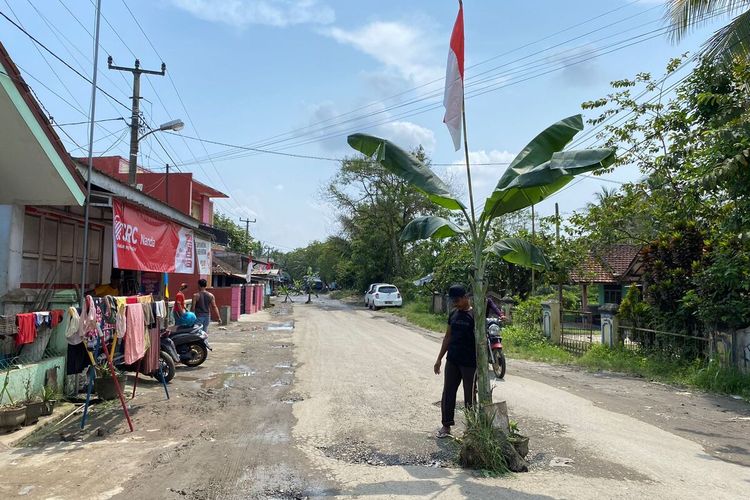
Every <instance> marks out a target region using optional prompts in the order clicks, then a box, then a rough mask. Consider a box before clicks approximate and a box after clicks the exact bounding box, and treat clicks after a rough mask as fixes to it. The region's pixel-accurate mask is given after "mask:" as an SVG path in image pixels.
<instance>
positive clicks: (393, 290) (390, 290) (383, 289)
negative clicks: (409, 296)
mask: <svg viewBox="0 0 750 500" xmlns="http://www.w3.org/2000/svg"><path fill="white" fill-rule="evenodd" d="M378 292H381V293H396V292H398V288H396V287H395V286H392V285H388V286H380V287H378Z"/></svg>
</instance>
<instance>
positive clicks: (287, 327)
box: [266, 321, 294, 332]
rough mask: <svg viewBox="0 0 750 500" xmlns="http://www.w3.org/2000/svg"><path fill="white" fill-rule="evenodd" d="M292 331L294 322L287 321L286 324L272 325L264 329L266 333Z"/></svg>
mask: <svg viewBox="0 0 750 500" xmlns="http://www.w3.org/2000/svg"><path fill="white" fill-rule="evenodd" d="M292 330H294V322H292V321H287V322H286V323H273V324H271V325H268V326H267V327H266V331H268V332H291V331H292Z"/></svg>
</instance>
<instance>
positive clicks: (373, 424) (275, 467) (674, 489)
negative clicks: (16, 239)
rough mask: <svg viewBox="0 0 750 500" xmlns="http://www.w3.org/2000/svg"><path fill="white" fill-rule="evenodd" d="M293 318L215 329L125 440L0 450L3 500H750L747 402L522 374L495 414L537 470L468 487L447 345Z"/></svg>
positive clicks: (103, 408)
mask: <svg viewBox="0 0 750 500" xmlns="http://www.w3.org/2000/svg"><path fill="white" fill-rule="evenodd" d="M302 302H303V299H302V298H297V299H295V303H294V304H293V306H294V307H293V308H292V307H290V305H289V304H286V305H285V304H281V303H279V304H277V306H276V307H274V308H273V309H272V310H271V311H266V312H263V313H260V314H255V315H252V316H243V318H242V320H241V321H240V322H237V323H233V324H231V325H230V326H229V327H228V328H226V329H221V330H220V329H218V328H217V327H216V325H215V324H214V325H212V330H211V333H210V334H209V336H210V340H211V343H212V345H213V347H214V350H213V352H211V353H210V355H209V358H208V360H207V361H206V363H205V364H204V365H203V366H201V367H198V368H195V369H189V368H187V367H179V368H178V371H177V375H176V377H175V379H174V380H173V381H172V383H171V384H170V386H169V390H170V396H171V398H170V399H169V400H168V401H167V400H166V399H165V395H164V391H163V390H162V388H161V385H160V384H158V383H156V382H155V381H154V380H150V379H145V380H142V381H141V382H139V385H138V393H137V395H136V397H135V399H132V400H130V401H129V407H130V409H131V413H132V415H133V422H134V425H135V429H136V430H135V432H133V433H130V432H129V431H128V429H127V426H126V424H125V421H124V419H123V417H122V413H121V410H120V408H119V405H117V404H116V403H104V404H98V405H96V406H95V407H94V409H93V412H92V418H91V420H90V422H89V424H88V425H87V426H86V429H85V430H84V431H81V430H80V429H79V422H80V420H79V418H78V417H77V416H75V417H73V418H71V419H69V420H68V421H67V422H65V423H63V424H62V425H54V426H49V427H46V428H45V429H43V430H42V431H40V432H37V433H36V434H34V435H32V436H31V437H29V438H27V439H26V440H24V441H22V442H20V443H12V441H13V439H12V438H9V437H8V436H2V437H0V471H2V472H0V478H1V480H0V498H3V499H5V498H24V499H29V498H38V499H80V498H86V499H88V498H94V499H108V498H118V499H120V498H121V499H139V500H140V499H195V500H203V499H245V498H307V497H328V496H341V497H355V498H410V497H415V498H416V497H440V498H519V499H530V498H534V499H536V498H576V499H579V498H597V499H598V498H628V499H631V498H680V499H686V498H701V499H705V498H711V499H712V500H717V499H723V498H727V499H729V498H731V499H735V498H748V491H750V405H748V404H746V403H745V402H743V401H736V400H734V399H731V398H728V397H719V396H711V395H706V394H702V393H698V392H695V391H689V390H685V389H682V388H675V387H671V386H667V385H664V384H657V383H652V382H649V381H648V380H644V379H637V378H632V377H624V376H620V375H616V374H601V373H588V372H585V371H581V370H576V369H572V368H568V367H560V366H550V365H545V364H540V363H530V362H523V361H516V360H509V363H508V374H507V376H506V380H505V381H496V382H495V383H494V384H495V388H494V399H495V400H496V401H498V400H505V401H507V403H508V407H509V411H510V414H511V418H513V419H515V420H517V421H518V422H519V427H520V429H521V431H523V432H524V433H525V434H527V435H529V437H530V438H531V442H530V450H531V451H530V455H529V458H530V461H531V470H530V472H529V473H526V474H516V475H513V476H511V477H506V478H496V479H492V478H484V477H481V476H480V475H478V474H476V473H472V472H470V471H464V470H462V469H460V468H459V467H458V466H457V465H456V464H455V462H454V460H455V457H456V449H455V444H454V443H453V441H451V440H438V439H435V438H434V431H435V430H436V429H437V428H438V427H439V424H440V408H439V399H440V393H441V390H442V380H441V378H440V377H437V376H435V375H434V374H433V373H432V364H433V362H434V359H435V356H436V353H437V351H438V347H439V345H438V343H439V340H440V335H436V334H434V333H430V332H426V331H424V330H421V329H418V328H415V327H412V326H410V325H408V324H405V323H404V321H403V320H402V319H400V318H397V317H395V316H393V315H391V314H389V313H388V312H386V311H379V312H371V311H367V310H365V309H364V308H362V307H359V306H352V305H348V304H344V303H342V302H338V301H333V300H328V299H326V298H324V297H320V298H319V299H313V303H312V304H303V303H302ZM127 387H128V390H129V391H130V390H132V377H130V379H129V382H128V385H127ZM459 420H460V419H459ZM460 432H461V429H460V425H459V426H458V428H457V429H456V433H457V434H460ZM3 443H5V444H3Z"/></svg>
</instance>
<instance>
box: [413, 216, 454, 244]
mask: <svg viewBox="0 0 750 500" xmlns="http://www.w3.org/2000/svg"><path fill="white" fill-rule="evenodd" d="M464 232H465V231H464V229H462V228H461V227H459V226H457V225H456V224H454V223H453V222H451V221H449V220H447V219H444V218H442V217H437V216H435V215H427V216H425V217H417V218H416V219H414V220H412V221H411V222H409V223H408V224H407V225H406V227H405V228H404V230H403V231H401V241H418V240H426V239H428V238H433V239H443V238H450V237H451V236H456V235H459V234H463V233H464Z"/></svg>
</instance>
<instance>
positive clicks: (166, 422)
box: [0, 304, 332, 500]
mask: <svg viewBox="0 0 750 500" xmlns="http://www.w3.org/2000/svg"><path fill="white" fill-rule="evenodd" d="M290 306H291V305H290V304H288V305H283V304H282V305H281V306H279V307H276V308H274V309H273V312H272V313H271V314H269V313H268V312H266V313H261V314H258V315H253V316H250V317H249V321H246V322H239V323H233V324H231V325H230V326H229V327H228V328H226V329H219V328H217V327H216V325H212V326H211V331H210V333H209V337H210V342H211V344H212V346H213V348H214V350H213V352H211V353H210V354H209V357H208V360H207V361H206V363H205V364H204V365H202V366H200V367H197V368H194V369H190V368H187V367H178V369H177V375H176V376H175V379H174V380H173V381H172V383H171V384H170V385H169V393H170V399H169V401H167V400H166V399H165V394H164V391H163V388H162V387H161V385H160V384H159V383H157V382H156V381H154V380H151V379H144V380H140V381H139V382H138V393H137V395H136V397H135V399H133V400H130V401H129V402H128V405H129V408H130V412H131V415H132V419H133V424H134V426H135V429H136V430H135V432H133V433H130V432H129V431H128V429H127V426H126V424H125V421H124V418H123V416H122V410H121V408H120V406H119V402H109V403H106V404H102V405H96V406H94V407H93V409H92V413H91V418H90V420H89V423H88V424H87V426H86V430H85V431H84V432H83V433H80V432H78V426H79V424H80V419H71V420H70V421H69V422H68V423H67V424H66V425H64V426H63V427H62V428H58V429H51V430H50V431H48V432H47V433H45V434H40V435H37V436H35V437H34V439H33V441H28V442H27V444H29V445H30V447H28V448H24V449H23V450H13V451H11V452H10V463H11V464H13V465H11V466H8V465H6V466H5V472H8V474H7V475H6V474H4V477H7V478H8V479H7V480H4V481H3V484H0V497H4V498H10V497H14V496H16V495H17V494H18V492H19V491H26V495H25V498H49V497H55V498H81V497H87V498H123V499H131V498H138V499H141V498H143V499H151V498H159V499H162V498H167V499H169V498H185V499H196V500H197V499H214V498H222V499H225V498H227V499H234V498H237V499H240V498H242V499H245V498H267V497H274V498H299V497H306V496H312V495H320V494H325V493H326V492H330V491H332V486H331V484H330V483H328V482H325V481H321V480H319V479H318V478H317V475H316V473H315V472H316V471H315V470H314V469H313V468H311V467H310V465H309V463H308V462H307V459H306V457H305V456H304V454H303V453H302V452H300V451H298V450H297V449H296V448H295V446H294V443H293V441H292V437H291V429H292V427H293V426H294V424H295V418H294V416H293V415H292V405H291V404H289V402H290V401H297V400H299V399H300V396H299V395H298V394H296V393H292V392H290V389H291V387H292V384H293V382H294V376H295V372H296V365H295V362H294V359H293V357H292V351H291V349H290V348H291V347H292V346H293V345H294V323H293V321H292V316H291V314H292V309H291V307H290ZM127 387H128V390H132V377H131V379H130V380H129V382H128V386H127ZM61 436H66V437H67V438H68V439H70V441H61ZM40 471H44V474H40Z"/></svg>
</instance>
